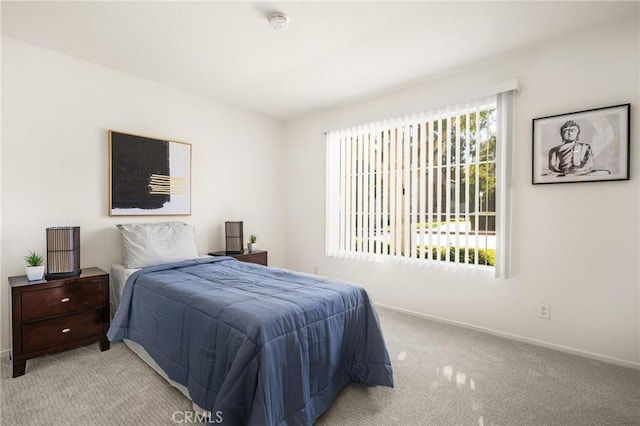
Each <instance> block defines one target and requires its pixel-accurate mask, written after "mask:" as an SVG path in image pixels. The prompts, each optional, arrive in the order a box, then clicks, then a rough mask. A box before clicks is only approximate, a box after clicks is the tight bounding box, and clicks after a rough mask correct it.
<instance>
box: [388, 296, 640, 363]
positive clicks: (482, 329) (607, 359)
mask: <svg viewBox="0 0 640 426" xmlns="http://www.w3.org/2000/svg"><path fill="white" fill-rule="evenodd" d="M375 305H376V306H377V307H380V308H383V309H388V310H390V311H395V312H401V313H403V314H407V315H412V316H416V317H420V318H425V319H430V320H433V321H438V322H442V323H446V324H451V325H456V326H458V327H464V328H469V329H471V330H475V331H480V332H482V333H487V334H491V335H494V336H499V337H504V338H505V339H511V340H516V341H518V342H524V343H530V344H532V345H536V346H541V347H544V348H548V349H554V350H557V351H560V352H566V353H570V354H572V355H578V356H582V357H585V358H590V359H595V360H598V361H602V362H607V363H609V364H615V365H619V366H622V367H627V368H633V369H635V370H640V363H636V362H631V361H626V360H623V359H618V358H614V357H610V356H606V355H601V354H597V353H593V352H588V351H583V350H580V349H575V348H571V347H569V346H563V345H558V344H555V343H549V342H545V341H543V340H536V339H531V338H529V337H523V336H519V335H517V334H511V333H505V332H503V331H498V330H493V329H491V328H485V327H479V326H477V325H473V324H467V323H464V322H460V321H453V320H450V319H446V318H441V317H437V316H434V315H428V314H423V313H420V312H415V311H411V310H408V309H402V308H396V307H395V306H389V305H384V304H381V303H375Z"/></svg>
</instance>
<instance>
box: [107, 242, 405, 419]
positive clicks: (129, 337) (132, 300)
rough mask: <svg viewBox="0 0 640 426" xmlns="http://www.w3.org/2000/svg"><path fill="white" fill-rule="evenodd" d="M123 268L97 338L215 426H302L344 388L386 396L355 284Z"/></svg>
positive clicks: (206, 263)
mask: <svg viewBox="0 0 640 426" xmlns="http://www.w3.org/2000/svg"><path fill="white" fill-rule="evenodd" d="M169 246H171V244H169ZM172 259H173V258H172ZM153 261H154V262H156V261H157V260H153ZM129 266H131V265H130V264H129V265H126V264H125V265H124V266H123V267H122V268H121V269H122V271H121V272H122V273H120V274H119V276H120V278H122V277H123V276H127V275H130V276H129V277H128V279H127V280H126V284H125V285H124V287H123V290H122V294H121V297H119V299H120V301H119V303H118V308H117V310H116V313H115V316H114V318H113V321H112V324H111V327H110V329H109V332H108V334H107V336H108V337H109V339H110V340H111V341H112V342H115V341H120V340H126V341H128V342H129V345H130V347H132V346H136V349H137V350H135V352H136V353H138V354H139V355H140V354H143V355H146V356H148V357H149V358H150V359H151V361H152V362H153V363H155V364H156V367H157V369H159V370H161V373H162V374H163V375H164V377H165V378H167V379H168V380H170V381H171V382H173V384H174V385H178V387H182V391H183V392H184V393H185V394H186V395H188V396H189V397H190V398H191V399H192V400H193V402H194V404H196V405H197V406H198V407H201V408H202V409H204V410H206V411H208V412H209V413H215V415H216V416H217V417H218V418H219V419H220V418H221V419H223V420H224V423H225V424H234V425H242V424H249V425H286V424H289V425H311V424H313V422H314V421H315V420H316V419H317V418H318V417H319V416H321V415H322V414H323V413H324V412H325V411H326V410H327V409H328V408H329V406H330V405H331V403H332V401H333V400H334V398H335V397H336V395H337V394H338V392H339V391H340V390H341V389H342V388H343V387H344V386H345V385H347V384H348V383H351V382H355V383H363V384H367V385H383V386H390V387H393V374H392V369H391V364H390V360H389V356H388V353H387V350H386V346H385V343H384V339H383V336H382V333H381V330H380V326H379V322H378V318H377V315H376V312H375V309H374V307H373V306H372V304H371V302H370V300H369V298H368V295H367V292H366V291H365V290H364V289H363V288H362V287H359V286H356V285H353V284H349V283H345V282H341V281H337V280H332V279H328V278H324V277H319V276H316V275H310V274H302V273H298V272H294V271H289V270H285V269H279V268H271V267H266V266H262V265H256V264H250V263H244V262H240V261H238V260H236V259H233V258H230V257H204V258H198V257H194V258H190V259H186V260H179V259H178V260H175V259H174V261H170V262H165V263H160V264H156V265H151V266H147V265H143V266H142V267H141V269H140V270H138V271H134V270H135V269H137V268H130V267H129ZM133 266H140V265H133ZM112 272H113V268H112ZM114 291H115V292H117V293H119V291H118V288H115V289H114ZM112 296H113V293H112ZM147 362H149V360H147Z"/></svg>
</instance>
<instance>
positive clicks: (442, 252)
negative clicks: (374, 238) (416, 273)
mask: <svg viewBox="0 0 640 426" xmlns="http://www.w3.org/2000/svg"><path fill="white" fill-rule="evenodd" d="M356 247H357V239H356ZM416 248H417V251H416V252H417V255H418V258H419V259H431V260H441V261H444V262H455V260H456V248H455V247H449V248H447V247H431V250H429V247H428V246H424V247H420V246H417V247H416ZM423 249H424V252H423ZM356 250H357V249H356ZM457 250H458V253H459V260H458V263H465V256H466V259H467V261H466V263H470V264H475V262H476V250H475V248H474V247H469V248H466V247H458V248H457ZM377 251H378V245H377V244H376V246H375V248H374V250H373V252H374V253H377ZM386 254H391V244H389V243H387V253H386ZM402 256H404V252H403V253H402ZM478 264H479V265H486V266H496V250H495V249H484V248H478Z"/></svg>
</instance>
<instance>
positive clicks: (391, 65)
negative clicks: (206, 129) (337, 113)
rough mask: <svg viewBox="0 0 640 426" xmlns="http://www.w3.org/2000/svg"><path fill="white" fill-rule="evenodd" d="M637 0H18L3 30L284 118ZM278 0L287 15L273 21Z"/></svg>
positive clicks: (613, 13) (546, 38)
mask: <svg viewBox="0 0 640 426" xmlns="http://www.w3.org/2000/svg"><path fill="white" fill-rule="evenodd" d="M638 4H639V3H638V2H611V1H604V2H575V1H570V2H478V1H472V2H427V1H425V2H416V1H414V2H364V1H358V2H323V1H299V2H182V1H173V2H118V1H100V2H53V1H45V2H32V1H25V2H13V1H2V6H1V7H2V9H1V13H2V34H3V35H7V36H9V37H12V38H15V39H19V40H23V41H27V42H30V43H33V44H36V45H40V46H43V47H46V48H49V49H53V50H57V51H60V52H62V53H65V54H68V55H71V56H74V57H77V58H81V59H84V60H86V61H89V62H93V63H96V64H100V65H103V66H106V67H109V68H113V69H116V70H119V71H123V72H126V73H129V74H133V75H136V76H139V77H142V78H145V79H148V80H152V81H155V82H158V83H161V84H164V85H167V86H171V87H174V88H178V89H182V90H185V91H188V92H192V93H196V94H198V95H201V96H204V97H207V98H209V99H213V100H216V101H221V102H224V103H227V104H231V105H234V106H237V107H240V108H243V109H246V110H249V111H255V112H257V113H260V114H263V115H266V116H269V117H272V118H275V119H280V120H287V119H291V118H294V117H298V116H301V115H303V114H305V113H308V112H310V111H313V110H318V109H322V108H327V107H331V106H336V105H341V104H345V103H350V102H354V101H357V100H360V99H363V98H366V97H370V96H373V95H376V94H379V93H383V92H387V91H392V90H396V89H399V88H401V87H406V86H409V85H412V84H417V83H419V82H421V81H425V80H427V79H431V78H435V77H437V76H441V75H443V74H445V73H449V72H453V71H455V70H458V69H462V68H465V67H469V66H471V65H472V64H475V63H478V62H487V61H491V60H495V59H496V58H500V57H505V56H506V55H511V54H515V53H518V52H522V51H524V50H526V49H530V48H534V47H536V46H538V45H540V44H542V43H547V42H550V41H553V40H554V39H557V38H559V37H562V36H564V35H566V34H569V33H572V32H577V31H583V30H587V29H588V28H592V27H594V26H599V25H605V24H610V23H612V22H614V21H617V20H623V19H638V13H639V12H638V10H639V8H638ZM273 11H282V12H285V13H287V14H288V15H289V17H290V25H289V27H288V28H286V29H284V30H274V29H272V28H270V26H269V24H268V20H267V16H268V15H269V14H270V13H271V12H273Z"/></svg>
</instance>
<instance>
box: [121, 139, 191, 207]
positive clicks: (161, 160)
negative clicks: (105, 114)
mask: <svg viewBox="0 0 640 426" xmlns="http://www.w3.org/2000/svg"><path fill="white" fill-rule="evenodd" d="M190 214H191V144H189V143H186V142H177V141H171V140H166V139H157V138H151V137H148V136H140V135H134V134H129V133H122V132H117V131H113V130H109V216H159V215H164V216H167V215H172V216H173V215H176V216H188V215H190Z"/></svg>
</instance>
